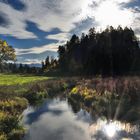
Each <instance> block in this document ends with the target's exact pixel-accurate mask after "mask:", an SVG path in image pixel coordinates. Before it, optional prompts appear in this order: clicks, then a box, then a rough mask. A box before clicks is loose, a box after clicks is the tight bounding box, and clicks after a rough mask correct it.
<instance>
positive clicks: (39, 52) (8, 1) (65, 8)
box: [0, 0, 140, 64]
mask: <svg viewBox="0 0 140 140" xmlns="http://www.w3.org/2000/svg"><path fill="white" fill-rule="evenodd" d="M118 25H121V26H122V27H125V26H128V27H132V29H133V30H134V31H135V33H136V35H137V37H138V38H140V0H0V39H3V40H6V41H7V42H8V44H9V45H12V46H13V47H14V49H15V50H16V55H17V62H18V63H25V64H32V63H41V61H42V60H44V59H45V58H46V56H48V55H49V56H54V57H57V55H58V54H57V48H58V46H59V45H63V44H64V43H65V42H66V41H67V40H68V39H70V37H71V36H72V34H77V35H79V36H80V35H81V33H83V32H84V33H87V32H88V30H89V28H91V27H95V28H96V30H97V31H101V30H103V29H105V28H106V27H107V26H113V27H117V26H118Z"/></svg>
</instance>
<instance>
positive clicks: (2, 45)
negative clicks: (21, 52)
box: [0, 40, 16, 64]
mask: <svg viewBox="0 0 140 140" xmlns="http://www.w3.org/2000/svg"><path fill="white" fill-rule="evenodd" d="M9 60H11V61H14V60H16V55H15V50H14V48H13V47H12V46H9V45H8V43H7V42H6V41H3V40H0V64H1V63H3V62H6V61H9Z"/></svg>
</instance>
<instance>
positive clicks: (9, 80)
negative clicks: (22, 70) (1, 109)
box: [0, 74, 50, 86]
mask: <svg viewBox="0 0 140 140" xmlns="http://www.w3.org/2000/svg"><path fill="white" fill-rule="evenodd" d="M47 79H50V78H49V77H43V76H31V75H29V76H28V75H19V74H0V85H1V86H3V85H23V84H28V83H31V82H35V81H41V80H47Z"/></svg>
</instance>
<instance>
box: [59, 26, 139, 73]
mask: <svg viewBox="0 0 140 140" xmlns="http://www.w3.org/2000/svg"><path fill="white" fill-rule="evenodd" d="M58 53H59V60H58V61H59V68H60V69H61V71H63V72H69V73H75V74H76V73H79V74H86V75H98V74H101V75H119V74H128V73H130V72H140V48H139V42H138V39H137V38H136V36H135V33H134V31H133V30H132V29H131V28H128V27H125V28H122V27H121V26H119V27H118V28H116V29H115V28H113V27H112V26H111V27H108V28H106V29H105V30H104V31H102V32H96V31H95V28H91V29H90V30H89V33H88V34H87V35H85V34H82V36H81V38H79V37H78V36H76V35H73V36H72V37H71V39H70V40H69V41H68V42H67V43H66V44H64V45H63V46H59V49H58Z"/></svg>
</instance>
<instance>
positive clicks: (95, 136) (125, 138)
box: [22, 98, 140, 140]
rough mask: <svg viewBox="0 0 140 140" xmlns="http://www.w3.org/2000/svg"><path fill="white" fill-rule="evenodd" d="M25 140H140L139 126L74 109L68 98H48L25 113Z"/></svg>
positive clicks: (30, 107) (23, 121)
mask: <svg viewBox="0 0 140 140" xmlns="http://www.w3.org/2000/svg"><path fill="white" fill-rule="evenodd" d="M22 123H23V124H24V126H25V128H26V129H27V133H26V134H25V136H24V138H23V140H140V129H139V125H138V124H133V125H132V124H130V123H124V122H119V121H117V120H114V121H112V120H110V121H107V120H106V119H105V118H104V117H100V118H99V117H98V118H97V117H96V116H93V115H92V113H91V112H90V113H89V112H87V111H86V110H84V109H82V108H81V109H80V110H78V111H77V112H75V110H73V108H72V106H71V105H70V104H69V103H68V101H67V99H64V98H63V99H61V98H55V99H47V100H46V101H44V102H43V103H42V104H41V105H39V106H36V107H33V106H29V107H28V108H27V109H26V110H25V111H24V112H23V120H22Z"/></svg>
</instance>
